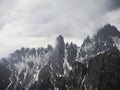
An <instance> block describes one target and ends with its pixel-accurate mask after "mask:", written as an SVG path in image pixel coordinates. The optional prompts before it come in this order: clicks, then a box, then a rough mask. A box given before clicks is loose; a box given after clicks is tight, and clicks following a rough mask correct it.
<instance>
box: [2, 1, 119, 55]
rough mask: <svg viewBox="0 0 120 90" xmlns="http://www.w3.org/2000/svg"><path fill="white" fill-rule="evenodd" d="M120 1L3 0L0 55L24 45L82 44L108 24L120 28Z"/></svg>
mask: <svg viewBox="0 0 120 90" xmlns="http://www.w3.org/2000/svg"><path fill="white" fill-rule="evenodd" d="M119 8H120V0H0V57H4V56H6V55H8V54H9V53H11V52H13V51H14V50H15V49H17V48H18V49H19V48H21V47H23V46H24V47H41V46H44V47H46V46H47V44H52V45H54V43H55V39H56V37H57V36H58V35H59V34H61V35H63V36H64V37H65V41H68V42H70V41H72V42H74V43H76V44H78V45H79V46H80V45H81V43H82V41H83V39H84V38H85V37H86V36H87V35H92V34H93V33H95V32H96V31H97V30H98V28H100V27H102V26H103V25H104V24H106V23H111V24H112V25H115V26H116V27H117V28H118V29H119V30H120V9H119Z"/></svg>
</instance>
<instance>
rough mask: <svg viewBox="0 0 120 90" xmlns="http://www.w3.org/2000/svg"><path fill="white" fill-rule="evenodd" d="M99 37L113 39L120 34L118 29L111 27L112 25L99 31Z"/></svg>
mask: <svg viewBox="0 0 120 90" xmlns="http://www.w3.org/2000/svg"><path fill="white" fill-rule="evenodd" d="M97 36H98V37H101V36H102V37H109V36H110V37H113V36H120V32H119V31H118V29H117V28H116V27H115V26H113V25H111V24H106V25H105V26H104V27H103V28H101V29H99V31H98V32H97Z"/></svg>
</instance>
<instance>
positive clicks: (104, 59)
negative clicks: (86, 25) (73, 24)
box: [0, 24, 120, 90]
mask: <svg viewBox="0 0 120 90" xmlns="http://www.w3.org/2000/svg"><path fill="white" fill-rule="evenodd" d="M119 81H120V32H119V30H118V29H117V28H116V27H115V26H113V25H110V24H107V25H105V26H104V27H102V28H100V29H99V30H98V31H97V33H95V34H94V35H93V36H92V37H90V36H88V37H87V38H86V39H85V40H84V41H83V44H82V45H81V47H79V46H77V45H76V44H74V43H73V42H71V43H65V42H64V38H63V36H62V35H59V36H58V37H57V39H56V46H55V47H53V46H51V45H48V46H47V48H42V47H41V48H38V49H35V48H24V47H22V48H21V49H19V50H16V51H15V52H13V53H11V54H10V55H9V56H8V57H5V58H3V59H2V60H0V90H120V82H119Z"/></svg>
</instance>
